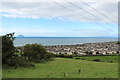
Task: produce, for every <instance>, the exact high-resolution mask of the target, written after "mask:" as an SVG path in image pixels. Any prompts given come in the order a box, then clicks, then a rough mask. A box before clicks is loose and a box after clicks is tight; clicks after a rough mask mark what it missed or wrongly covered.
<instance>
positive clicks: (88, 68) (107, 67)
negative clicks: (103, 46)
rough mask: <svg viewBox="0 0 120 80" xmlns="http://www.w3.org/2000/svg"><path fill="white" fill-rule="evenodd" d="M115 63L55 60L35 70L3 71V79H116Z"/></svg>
mask: <svg viewBox="0 0 120 80" xmlns="http://www.w3.org/2000/svg"><path fill="white" fill-rule="evenodd" d="M117 69H118V64H117V63H104V62H93V61H86V60H78V59H68V58H55V59H54V60H53V61H48V62H45V63H39V64H36V67H35V68H18V69H3V78H117V77H118V76H117V75H118V70H117Z"/></svg>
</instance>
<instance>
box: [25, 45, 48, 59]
mask: <svg viewBox="0 0 120 80" xmlns="http://www.w3.org/2000/svg"><path fill="white" fill-rule="evenodd" d="M23 52H24V54H23V56H25V57H26V59H28V60H29V61H33V60H42V59H44V57H45V55H46V54H47V51H46V49H45V48H43V46H42V45H39V44H27V45H25V46H24V49H23Z"/></svg>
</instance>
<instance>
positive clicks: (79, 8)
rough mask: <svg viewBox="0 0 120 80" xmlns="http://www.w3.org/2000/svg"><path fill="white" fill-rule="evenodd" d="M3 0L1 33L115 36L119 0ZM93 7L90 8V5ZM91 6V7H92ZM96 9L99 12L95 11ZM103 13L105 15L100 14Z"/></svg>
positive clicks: (48, 35) (53, 35) (0, 9)
mask: <svg viewBox="0 0 120 80" xmlns="http://www.w3.org/2000/svg"><path fill="white" fill-rule="evenodd" d="M69 2H70V1H69V0H64V1H63V2H55V1H51V2H37V1H36V2H35V1H34V2H33V1H31V0H30V1H29V2H27V0H26V1H22V0H21V2H18V1H12V2H10V1H9V2H8V1H4V2H2V7H1V8H0V16H1V19H2V22H0V24H2V25H1V28H0V32H1V34H2V35H3V34H6V33H10V32H15V35H16V36H17V35H21V34H22V35H24V36H29V37H30V36H34V37H37V36H39V37H116V36H117V35H118V26H117V22H118V2H117V1H116V2H115V1H114V2H112V1H111V2H97V1H95V2H94V1H92V2H88V1H86V2H85V3H87V4H88V5H89V6H87V5H85V4H84V3H82V1H81V0H79V1H77V2H73V1H71V3H72V4H71V3H69ZM90 6H91V7H92V8H91V7H90ZM93 8H94V9H93ZM95 9H96V10H97V11H99V12H97V11H96V10H95ZM103 14H104V15H103Z"/></svg>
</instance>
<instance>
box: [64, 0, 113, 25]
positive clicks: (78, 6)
mask: <svg viewBox="0 0 120 80" xmlns="http://www.w3.org/2000/svg"><path fill="white" fill-rule="evenodd" d="M65 1H66V2H68V3H70V4H71V5H73V6H75V7H77V8H79V9H81V10H83V11H85V12H86V13H88V14H90V15H92V16H93V17H95V18H98V19H99V20H102V19H101V18H99V17H97V16H95V15H93V14H92V13H90V12H88V11H86V10H84V9H82V8H81V7H79V6H77V5H75V4H73V3H71V2H69V1H67V0H65ZM104 23H106V24H108V25H109V26H111V27H114V26H112V25H111V24H109V23H107V22H104Z"/></svg>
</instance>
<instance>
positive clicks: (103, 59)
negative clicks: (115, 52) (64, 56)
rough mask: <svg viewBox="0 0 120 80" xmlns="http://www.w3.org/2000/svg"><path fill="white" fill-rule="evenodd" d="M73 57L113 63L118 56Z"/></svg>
mask: <svg viewBox="0 0 120 80" xmlns="http://www.w3.org/2000/svg"><path fill="white" fill-rule="evenodd" d="M74 58H80V59H83V60H84V59H85V60H88V61H92V60H95V59H99V60H100V61H102V62H110V61H112V62H113V63H118V56H81V57H74Z"/></svg>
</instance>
